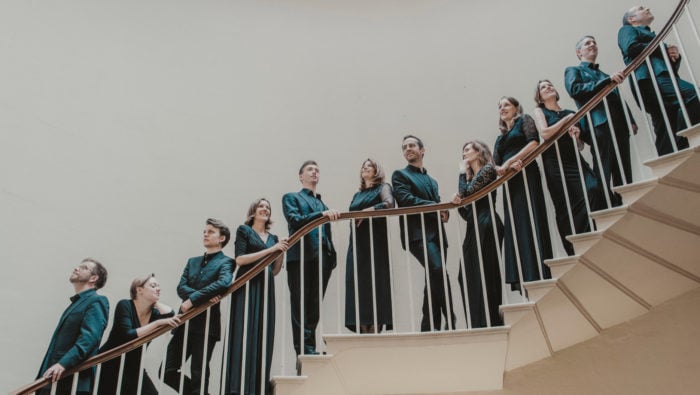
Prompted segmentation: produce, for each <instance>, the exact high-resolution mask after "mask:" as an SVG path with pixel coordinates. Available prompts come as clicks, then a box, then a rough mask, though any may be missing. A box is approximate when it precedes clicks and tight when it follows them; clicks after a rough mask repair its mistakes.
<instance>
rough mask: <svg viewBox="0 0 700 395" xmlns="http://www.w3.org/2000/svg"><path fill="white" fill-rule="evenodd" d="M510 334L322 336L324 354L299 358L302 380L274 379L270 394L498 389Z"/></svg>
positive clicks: (481, 331) (490, 330)
mask: <svg viewBox="0 0 700 395" xmlns="http://www.w3.org/2000/svg"><path fill="white" fill-rule="evenodd" d="M509 330H510V328H508V327H499V328H484V329H472V330H457V331H450V332H430V333H408V334H394V333H389V334H377V335H361V336H358V335H325V336H324V340H325V342H326V346H327V349H328V353H329V354H328V355H323V356H302V357H300V363H301V364H302V373H303V374H304V375H305V376H304V377H305V379H304V380H303V381H302V382H301V383H299V381H294V382H293V383H292V385H290V384H289V383H287V382H286V381H287V378H284V377H281V378H279V377H275V378H273V381H274V382H275V394H276V395H313V394H323V395H326V394H339V395H340V394H427V393H454V392H465V391H487V390H497V389H501V388H502V387H503V373H504V366H505V359H506V350H507V343H508V332H509ZM278 381H279V383H280V384H281V385H280V386H278V385H277V383H278Z"/></svg>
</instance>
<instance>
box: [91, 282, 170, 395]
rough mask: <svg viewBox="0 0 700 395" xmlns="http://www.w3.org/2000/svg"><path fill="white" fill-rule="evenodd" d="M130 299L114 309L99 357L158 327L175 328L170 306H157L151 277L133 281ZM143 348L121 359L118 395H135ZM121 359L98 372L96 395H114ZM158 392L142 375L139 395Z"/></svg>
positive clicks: (155, 284)
mask: <svg viewBox="0 0 700 395" xmlns="http://www.w3.org/2000/svg"><path fill="white" fill-rule="evenodd" d="M129 293H130V295H131V299H122V300H120V301H119V302H118V303H117V306H116V308H115V309H114V322H113V323H112V330H111V331H110V333H109V337H108V338H107V342H105V344H104V345H103V346H102V347H101V348H100V351H99V352H100V353H102V352H105V351H107V350H111V349H112V348H114V347H117V346H120V345H122V344H124V343H126V342H128V341H130V340H133V339H136V338H138V337H141V336H144V335H146V334H148V333H150V332H152V331H154V330H155V329H156V328H159V327H162V326H170V327H173V328H174V327H176V326H178V325H179V324H180V319H179V318H178V317H175V312H174V311H173V309H172V308H171V307H170V306H167V305H165V304H163V303H161V302H160V283H159V282H158V280H157V279H156V278H155V274H149V275H148V276H145V277H140V278H136V279H134V281H132V282H131V287H130V289H129ZM142 350H143V347H139V348H137V349H135V350H131V351H129V352H128V353H127V354H126V355H125V356H124V357H123V358H124V367H123V369H122V372H121V375H122V379H121V390H120V392H119V393H120V394H121V395H136V392H137V390H138V378H139V370H140V369H141V368H142V366H141V353H142ZM120 364H121V358H119V357H117V358H113V359H111V360H109V361H107V362H105V363H104V364H102V368H101V369H100V379H99V385H98V394H99V395H114V394H115V393H116V390H117V378H118V377H119V373H120V372H119V365H120ZM157 393H158V391H157V390H156V387H155V386H154V385H153V382H152V381H151V379H150V377H148V374H147V373H146V372H145V371H144V372H143V380H142V384H141V394H144V395H154V394H157Z"/></svg>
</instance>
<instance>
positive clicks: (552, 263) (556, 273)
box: [544, 255, 580, 278]
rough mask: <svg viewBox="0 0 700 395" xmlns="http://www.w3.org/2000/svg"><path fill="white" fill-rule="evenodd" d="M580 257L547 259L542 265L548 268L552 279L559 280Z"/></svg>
mask: <svg viewBox="0 0 700 395" xmlns="http://www.w3.org/2000/svg"><path fill="white" fill-rule="evenodd" d="M579 257H580V255H572V256H565V257H561V258H554V259H547V260H545V261H544V264H545V265H547V266H549V270H550V271H551V272H552V277H554V278H561V277H562V276H563V275H564V273H566V272H568V271H569V270H570V269H571V268H572V267H574V266H575V265H576V264H577V263H578V259H579Z"/></svg>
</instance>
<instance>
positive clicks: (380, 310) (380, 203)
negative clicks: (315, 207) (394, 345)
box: [345, 184, 394, 331]
mask: <svg viewBox="0 0 700 395" xmlns="http://www.w3.org/2000/svg"><path fill="white" fill-rule="evenodd" d="M368 207H374V208H375V209H377V210H379V209H384V208H392V207H394V197H393V195H392V192H391V186H390V185H389V184H380V185H375V186H374V187H372V188H369V189H365V190H363V191H359V192H357V193H355V195H354V196H353V198H352V202H351V203H350V208H349V210H350V211H360V210H363V209H365V208H368ZM369 222H370V221H369V219H364V220H362V222H361V223H360V225H359V226H357V227H356V228H355V238H356V241H355V244H356V245H357V287H358V290H359V292H358V300H359V305H360V325H374V304H375V300H374V291H373V289H372V288H373V286H372V249H373V250H374V251H373V252H374V283H375V284H376V294H377V299H376V303H377V326H376V328H377V331H381V330H382V327H385V329H386V330H391V329H393V321H392V317H391V316H392V306H391V284H390V281H391V276H390V273H389V271H390V268H389V250H388V248H389V246H388V242H387V240H388V239H387V229H386V226H387V225H386V218H373V219H372V237H373V241H374V243H373V244H371V245H370V225H369ZM350 226H352V223H351V225H350ZM349 245H350V246H349V248H348V255H347V259H346V261H345V262H346V270H345V326H346V327H347V328H348V329H350V330H351V331H358V325H357V324H356V312H355V269H354V268H355V264H354V263H355V258H354V256H353V250H354V246H353V241H352V233H351V234H350V244H349Z"/></svg>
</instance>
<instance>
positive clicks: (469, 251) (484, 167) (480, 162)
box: [452, 141, 503, 328]
mask: <svg viewBox="0 0 700 395" xmlns="http://www.w3.org/2000/svg"><path fill="white" fill-rule="evenodd" d="M462 161H463V163H462V167H463V168H462V169H460V170H461V172H460V175H459V182H458V188H459V189H458V192H457V193H456V194H455V196H454V197H453V199H452V203H454V204H459V203H460V201H461V200H462V199H463V198H465V197H468V196H470V195H472V194H474V193H476V192H478V191H480V190H481V189H483V188H485V187H487V186H488V185H489V184H491V183H492V182H494V181H495V180H496V178H498V173H497V172H496V168H495V166H494V164H493V157H492V155H491V150H489V148H488V147H487V146H486V144H484V143H482V142H481V141H468V142H466V143H465V144H464V145H463V146H462ZM491 198H492V199H491V201H489V197H488V196H484V197H482V198H481V199H479V200H477V201H476V202H475V203H474V204H473V205H472V204H468V205H467V206H465V207H460V208H459V215H460V216H461V217H462V218H464V220H465V221H467V231H466V235H465V236H464V242H463V243H462V257H463V260H464V261H463V262H464V265H463V266H462V265H460V266H459V277H458V281H459V286H460V288H461V290H462V292H461V295H462V302H463V306H464V316H465V317H466V316H467V311H466V309H467V305H468V306H469V317H470V320H471V327H472V328H483V327H487V326H488V324H489V322H488V321H487V319H486V314H488V316H489V320H490V324H491V326H500V325H503V318H502V317H501V314H500V312H499V306H500V305H501V295H502V289H501V283H502V280H501V269H500V264H499V259H498V256H499V252H498V250H499V249H500V248H501V243H502V242H503V223H502V222H501V218H500V217H499V216H498V214H496V211H495V210H492V206H491V204H495V203H496V191H493V192H491ZM473 207H476V216H475V215H474V211H473ZM475 217H476V221H475ZM494 232H495V233H494ZM479 257H481V262H480V260H479ZM482 267H483V271H484V281H485V283H484V284H483V285H482V282H481V270H482V269H481V268H482ZM463 269H464V271H463ZM465 280H466V290H467V292H465V283H464V282H465ZM483 287H486V298H487V299H488V303H485V300H484V292H483ZM465 295H466V296H468V298H469V302H468V303H467V301H466V300H465Z"/></svg>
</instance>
